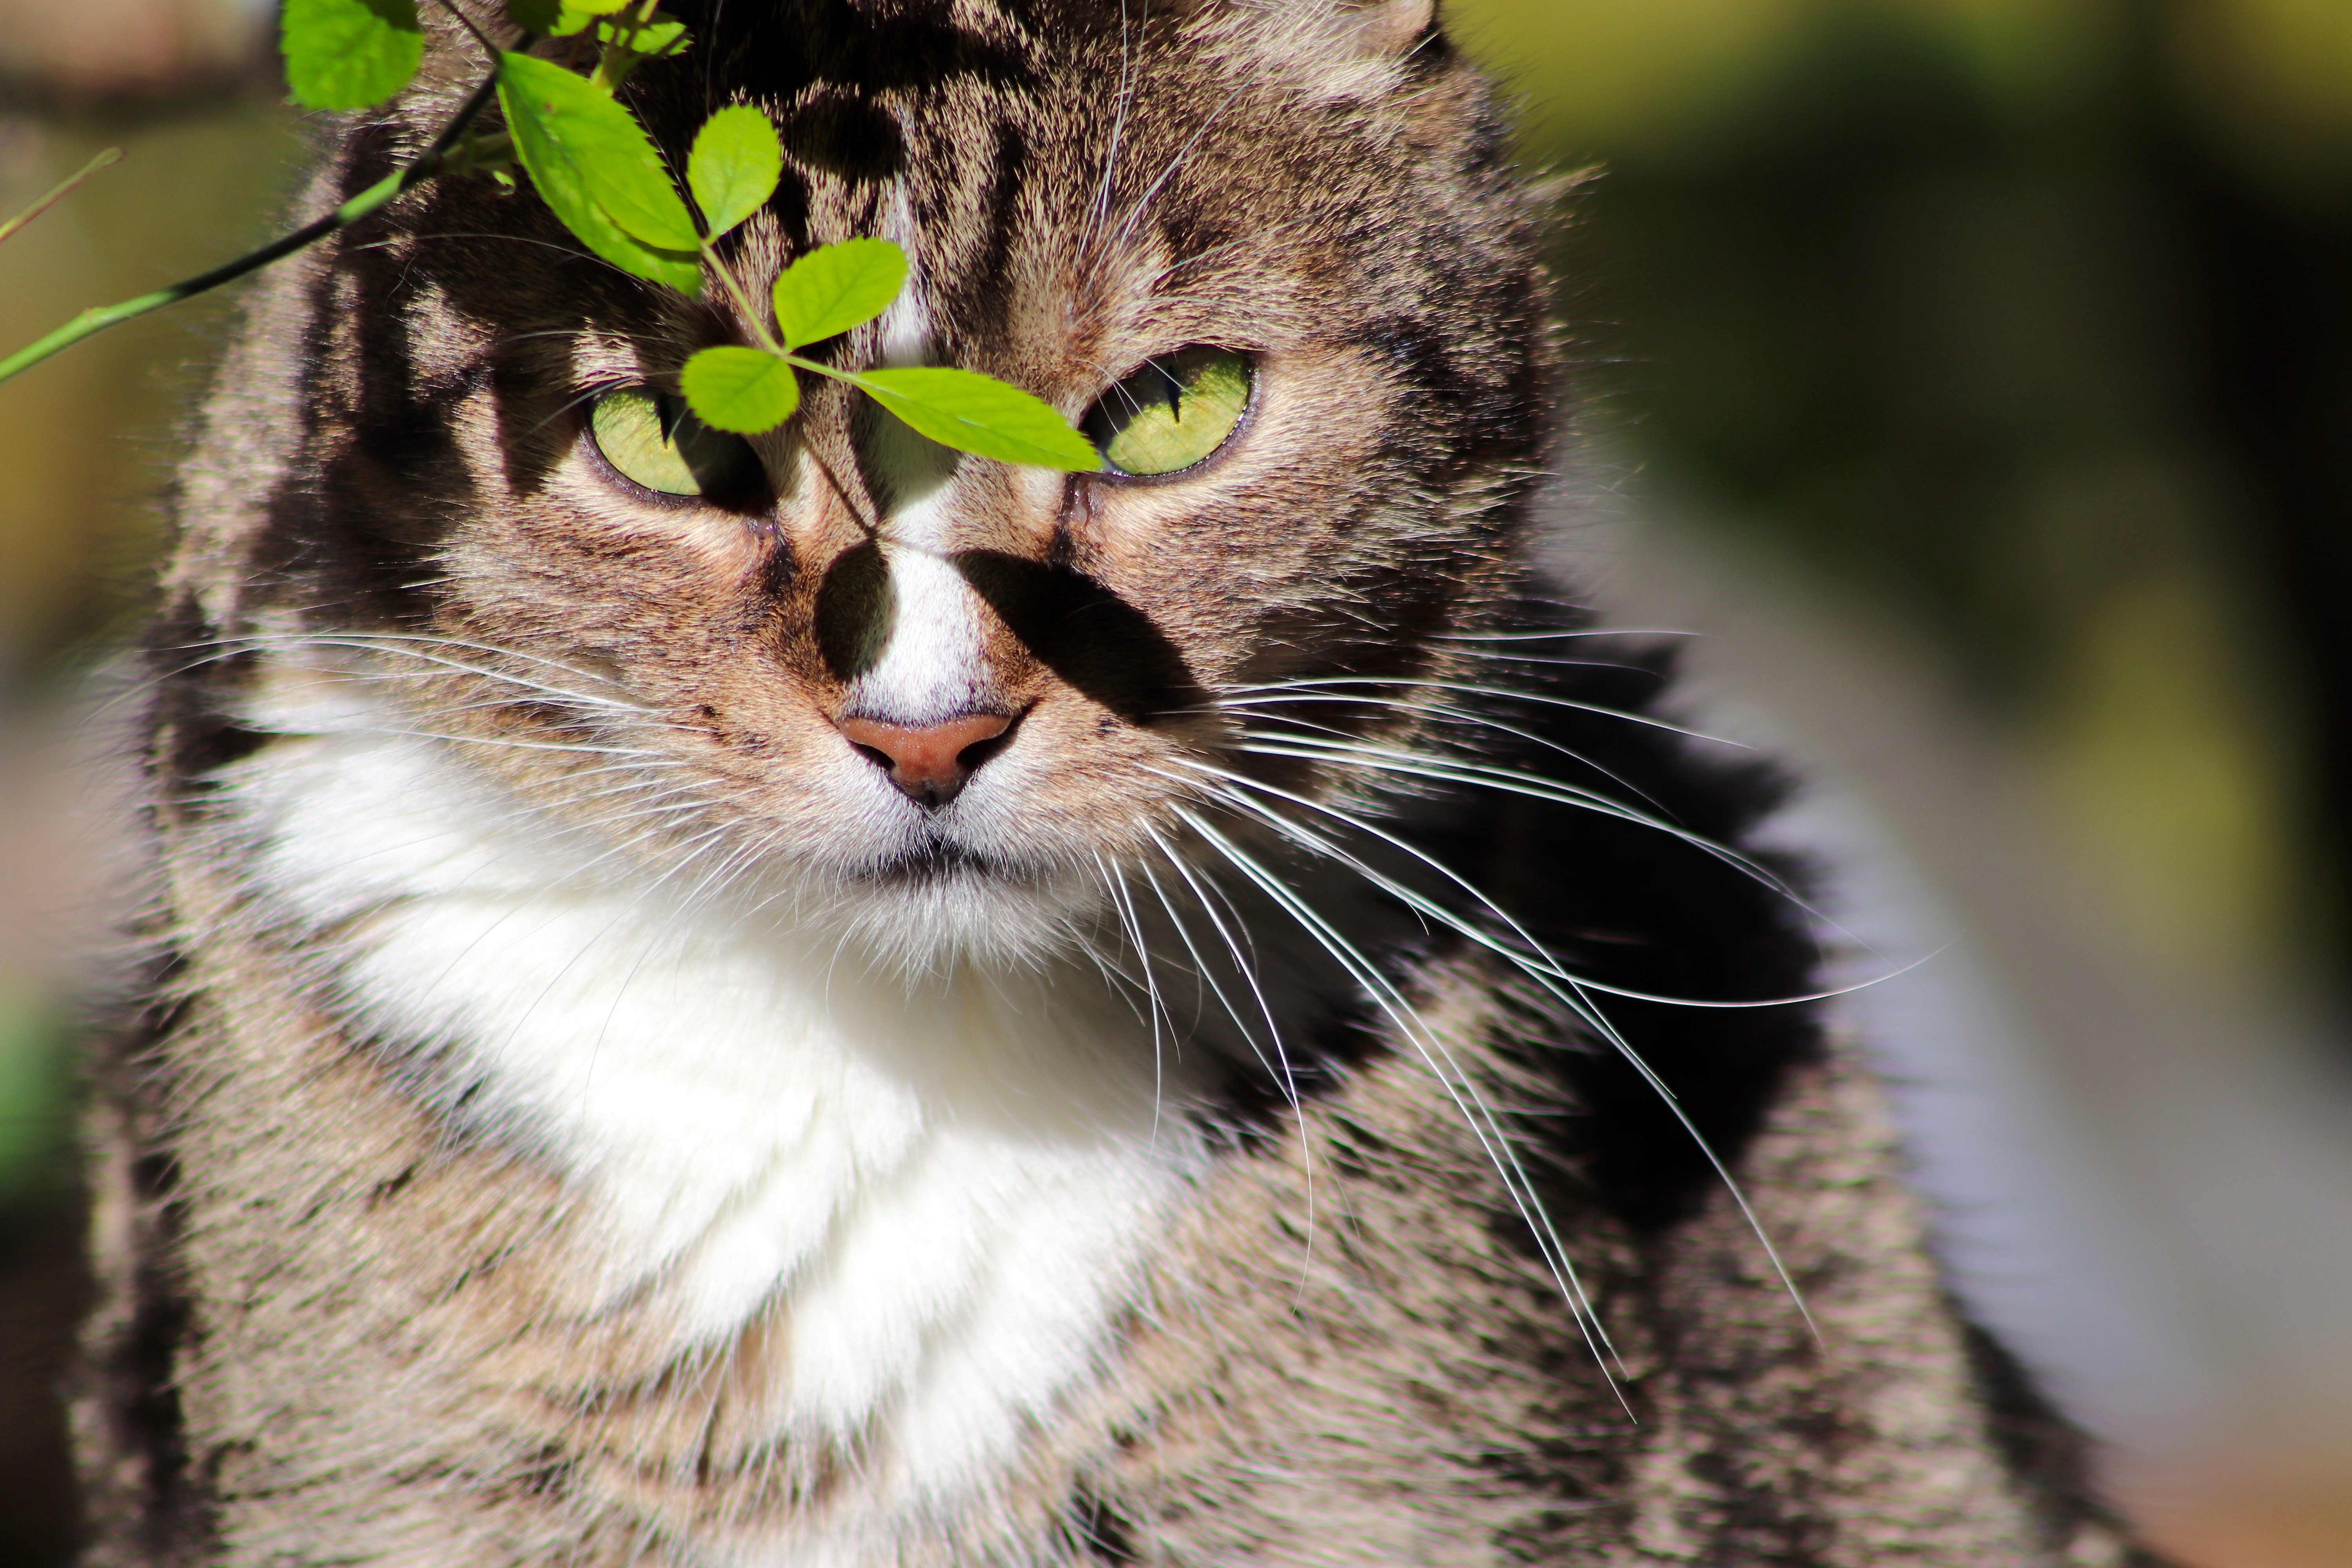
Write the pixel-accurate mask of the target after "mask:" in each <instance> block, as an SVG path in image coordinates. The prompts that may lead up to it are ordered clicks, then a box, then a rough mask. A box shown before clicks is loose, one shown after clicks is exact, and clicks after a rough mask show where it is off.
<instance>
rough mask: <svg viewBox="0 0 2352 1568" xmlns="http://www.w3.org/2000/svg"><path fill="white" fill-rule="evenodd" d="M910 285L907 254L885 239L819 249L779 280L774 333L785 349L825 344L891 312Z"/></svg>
mask: <svg viewBox="0 0 2352 1568" xmlns="http://www.w3.org/2000/svg"><path fill="white" fill-rule="evenodd" d="M906 283H907V253H906V252H905V251H903V250H901V249H899V248H898V247H897V246H895V245H893V244H891V243H890V242H889V241H888V240H887V239H845V240H843V241H842V242H841V243H840V244H839V245H824V246H819V247H817V248H816V249H814V250H812V251H810V252H809V253H808V254H807V255H806V256H803V257H802V258H800V259H799V260H798V261H795V262H793V264H792V265H791V266H790V267H787V268H784V270H783V272H782V275H780V276H779V277H778V278H777V279H776V289H775V298H776V330H777V331H780V332H782V333H783V335H784V342H785V345H786V346H787V347H790V348H799V347H800V346H801V345H802V344H803V343H814V342H824V340H825V339H827V338H829V337H832V336H834V335H835V333H837V332H845V331H849V329H850V328H852V327H856V326H862V325H863V324H865V323H866V322H867V321H872V320H873V319H874V318H875V317H877V316H878V315H880V314H881V313H882V312H883V311H884V310H887V309H888V308H889V305H890V301H891V300H895V299H897V298H898V290H899V289H902V288H904V287H906Z"/></svg>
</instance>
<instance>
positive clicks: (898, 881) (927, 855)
mask: <svg viewBox="0 0 2352 1568" xmlns="http://www.w3.org/2000/svg"><path fill="white" fill-rule="evenodd" d="M963 879H984V880H988V881H1002V882H1017V881H1025V880H1029V878H1027V877H1025V876H1024V874H1023V872H1022V871H1021V869H1020V868H1018V867H1015V866H1011V865H1008V864H1006V863H1005V862H1004V861H1003V860H1000V859H998V858H995V857H994V856H991V855H983V854H982V853H981V852H980V851H978V850H976V849H972V848H971V847H967V846H965V845H962V844H959V843H957V842H956V841H955V840H953V839H951V838H945V837H940V836H939V835H938V833H937V831H936V830H934V831H933V833H932V835H931V836H930V837H929V839H928V840H927V841H926V842H924V843H922V844H919V845H917V846H915V847H912V848H909V849H906V850H903V851H901V852H900V853H898V854H897V855H893V856H891V857H889V858H887V859H885V860H882V861H880V862H879V863H877V864H876V865H874V866H872V867H870V868H867V869H866V870H865V871H863V872H861V873H860V874H859V876H858V880H860V881H862V882H866V883H869V884H872V885H875V886H877V887H886V888H906V887H925V886H929V885H931V884H934V883H938V882H944V881H950V880H963Z"/></svg>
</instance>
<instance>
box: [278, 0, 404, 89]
mask: <svg viewBox="0 0 2352 1568" xmlns="http://www.w3.org/2000/svg"><path fill="white" fill-rule="evenodd" d="M278 47H279V49H280V50H281V51H282V52H283V53H284V54H285V56H286V85H287V87H288V89H289V90H291V91H292V93H293V94H294V101H295V102H297V103H299V104H302V105H304V106H306V107H308V108H310V109H366V108H368V107H369V106H370V105H372V104H378V103H382V102H383V100H385V99H387V98H390V97H391V96H392V95H393V94H394V93H395V92H398V91H399V90H400V89H402V88H404V87H406V86H407V85H408V83H409V81H410V79H412V78H414V77H415V75H416V68H417V67H418V66H420V65H422V64H423V63H424V61H425V29H424V28H423V26H420V25H419V24H418V22H417V20H416V0H286V8H285V9H284V10H283V11H282V12H280V13H279V14H278Z"/></svg>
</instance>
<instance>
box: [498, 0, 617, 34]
mask: <svg viewBox="0 0 2352 1568" xmlns="http://www.w3.org/2000/svg"><path fill="white" fill-rule="evenodd" d="M628 4H629V0H507V15H508V16H510V17H512V18H513V19H514V25H515V26H518V27H520V28H522V29H523V30H524V31H525V32H527V33H551V34H552V35H554V36H555V37H559V38H568V37H571V36H572V34H574V33H580V32H585V31H586V30H587V27H588V25H589V24H590V23H591V22H593V21H594V20H595V19H596V18H597V17H599V16H611V15H612V14H613V13H614V12H615V11H618V10H620V9H621V8H622V7H623V6H625V5H628Z"/></svg>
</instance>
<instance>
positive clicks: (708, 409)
mask: <svg viewBox="0 0 2352 1568" xmlns="http://www.w3.org/2000/svg"><path fill="white" fill-rule="evenodd" d="M677 384H678V390H679V391H681V392H683V393H685V394H686V405H687V406H688V408H691V409H693V410H694V412H695V415H696V416H697V417H698V418H700V419H701V421H702V422H703V423H704V424H705V425H708V426H710V427H711V428H712V429H714V430H732V431H733V432H735V434H737V435H738V436H757V435H758V434H760V432H761V431H762V430H772V429H774V428H775V427H776V426H779V425H782V423H783V422H784V421H785V420H787V419H790V418H791V417H792V416H793V410H794V409H796V408H798V407H799V406H800V405H801V387H800V383H799V382H797V381H795V380H793V367H792V366H791V365H788V364H786V363H784V362H783V361H782V360H780V359H778V358H777V357H776V356H775V355H773V354H772V353H762V352H761V351H760V350H758V349H744V348H731V347H728V348H715V349H704V350H703V351H702V352H701V353H698V354H696V355H695V356H694V357H693V358H692V359H690V360H688V361H687V362H686V369H685V370H683V371H682V372H680V373H679V374H678V378H677Z"/></svg>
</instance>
